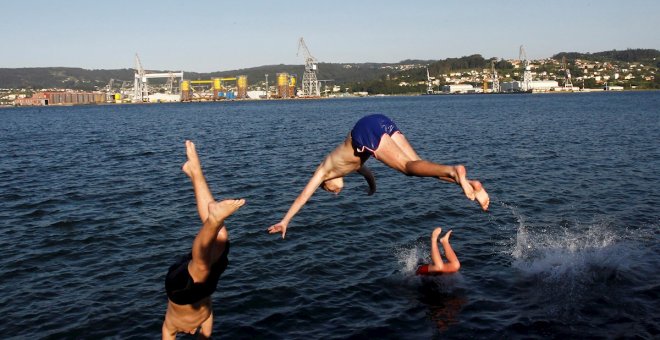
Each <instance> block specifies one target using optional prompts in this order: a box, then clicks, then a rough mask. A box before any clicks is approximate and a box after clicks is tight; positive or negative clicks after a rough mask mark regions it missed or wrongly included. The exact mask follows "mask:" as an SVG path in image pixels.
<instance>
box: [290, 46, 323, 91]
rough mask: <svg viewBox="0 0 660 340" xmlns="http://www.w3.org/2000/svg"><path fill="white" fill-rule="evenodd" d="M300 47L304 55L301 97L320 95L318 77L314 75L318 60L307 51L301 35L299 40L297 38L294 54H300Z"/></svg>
mask: <svg viewBox="0 0 660 340" xmlns="http://www.w3.org/2000/svg"><path fill="white" fill-rule="evenodd" d="M301 49H302V51H303V54H304V57H305V73H303V78H302V95H301V97H320V96H321V88H320V85H319V81H318V78H317V77H316V70H317V68H318V61H317V60H316V58H314V57H313V56H312V54H311V53H309V49H308V48H307V44H305V40H304V39H303V38H302V37H300V40H298V52H297V53H296V56H297V55H298V54H300V50H301Z"/></svg>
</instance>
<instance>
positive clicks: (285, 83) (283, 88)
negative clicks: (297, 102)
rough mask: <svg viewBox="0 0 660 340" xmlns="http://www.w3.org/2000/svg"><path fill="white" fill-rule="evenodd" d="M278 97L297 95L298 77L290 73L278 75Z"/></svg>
mask: <svg viewBox="0 0 660 340" xmlns="http://www.w3.org/2000/svg"><path fill="white" fill-rule="evenodd" d="M276 76H277V97H278V98H293V97H295V96H296V77H295V76H292V75H290V74H288V73H278V74H277V75H276Z"/></svg>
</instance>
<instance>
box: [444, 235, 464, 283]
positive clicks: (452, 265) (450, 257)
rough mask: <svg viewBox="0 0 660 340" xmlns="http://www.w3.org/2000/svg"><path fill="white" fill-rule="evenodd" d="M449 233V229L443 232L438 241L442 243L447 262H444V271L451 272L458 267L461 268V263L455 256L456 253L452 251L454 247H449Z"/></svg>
mask: <svg viewBox="0 0 660 340" xmlns="http://www.w3.org/2000/svg"><path fill="white" fill-rule="evenodd" d="M450 235H451V230H450V231H448V232H447V234H445V236H443V237H442V238H441V239H440V243H442V248H444V250H445V257H446V258H447V263H445V268H444V270H445V272H447V273H451V272H457V271H458V269H460V268H461V263H460V262H459V261H458V257H456V253H454V249H452V248H451V245H450V244H449V236H450Z"/></svg>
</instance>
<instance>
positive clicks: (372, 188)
mask: <svg viewBox="0 0 660 340" xmlns="http://www.w3.org/2000/svg"><path fill="white" fill-rule="evenodd" d="M357 172H358V173H359V174H360V175H362V176H364V179H365V180H367V183H368V184H369V192H368V195H369V196H371V195H373V194H374V193H375V192H376V178H375V177H374V174H373V172H371V170H370V169H369V168H367V166H366V165H362V166H361V167H360V169H358V171H357Z"/></svg>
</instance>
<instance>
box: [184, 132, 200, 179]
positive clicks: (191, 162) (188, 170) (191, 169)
mask: <svg viewBox="0 0 660 340" xmlns="http://www.w3.org/2000/svg"><path fill="white" fill-rule="evenodd" d="M186 156H187V157H188V160H187V161H186V162H185V163H183V166H182V167H181V170H183V172H184V173H185V174H186V175H188V177H190V178H192V177H193V175H197V174H199V173H201V172H202V165H201V164H200V163H199V156H197V150H195V143H193V142H192V141H189V140H187V141H186Z"/></svg>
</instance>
